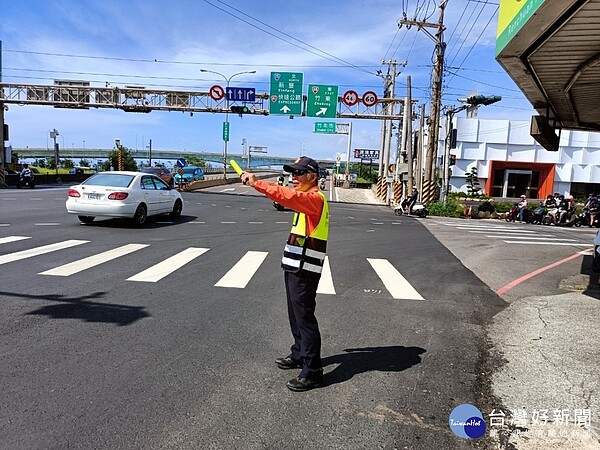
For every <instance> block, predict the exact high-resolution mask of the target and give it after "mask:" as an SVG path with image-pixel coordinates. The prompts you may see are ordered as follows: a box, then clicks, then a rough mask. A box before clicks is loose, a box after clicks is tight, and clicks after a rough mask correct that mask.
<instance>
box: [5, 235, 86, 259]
mask: <svg viewBox="0 0 600 450" xmlns="http://www.w3.org/2000/svg"><path fill="white" fill-rule="evenodd" d="M88 242H90V241H78V240H75V239H70V240H68V241H62V242H57V243H55V244H49V245H42V246H41V247H35V248H30V249H28V250H22V251H20V252H15V253H9V254H7V255H1V256H0V265H2V264H6V263H10V262H14V261H19V260H21V259H26V258H31V257H33V256H38V255H43V254H45V253H50V252H55V251H57V250H62V249H65V248H70V247H75V246H77V245H81V244H87V243H88Z"/></svg>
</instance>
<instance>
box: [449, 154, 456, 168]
mask: <svg viewBox="0 0 600 450" xmlns="http://www.w3.org/2000/svg"><path fill="white" fill-rule="evenodd" d="M455 164H456V155H450V161H449V165H450V166H453V165H455Z"/></svg>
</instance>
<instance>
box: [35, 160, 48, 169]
mask: <svg viewBox="0 0 600 450" xmlns="http://www.w3.org/2000/svg"><path fill="white" fill-rule="evenodd" d="M33 165H34V166H38V167H41V168H42V169H45V168H46V167H47V162H46V159H45V158H40V159H36V160H35V161H34V162H33Z"/></svg>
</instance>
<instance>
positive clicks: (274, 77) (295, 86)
mask: <svg viewBox="0 0 600 450" xmlns="http://www.w3.org/2000/svg"><path fill="white" fill-rule="evenodd" d="M303 80H304V74H303V73H301V72H271V85H270V91H269V93H270V95H269V114H280V115H286V116H300V115H302V83H303Z"/></svg>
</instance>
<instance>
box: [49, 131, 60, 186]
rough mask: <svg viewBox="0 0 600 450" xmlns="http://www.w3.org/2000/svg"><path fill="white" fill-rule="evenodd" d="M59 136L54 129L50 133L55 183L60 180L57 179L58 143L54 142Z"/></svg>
mask: <svg viewBox="0 0 600 450" xmlns="http://www.w3.org/2000/svg"><path fill="white" fill-rule="evenodd" d="M59 135H60V133H59V132H58V131H56V128H54V129H53V130H52V131H51V132H50V137H51V138H52V140H53V141H54V165H55V170H56V181H57V182H59V180H60V178H59V177H58V142H56V138H57V137H58V136H59Z"/></svg>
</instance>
